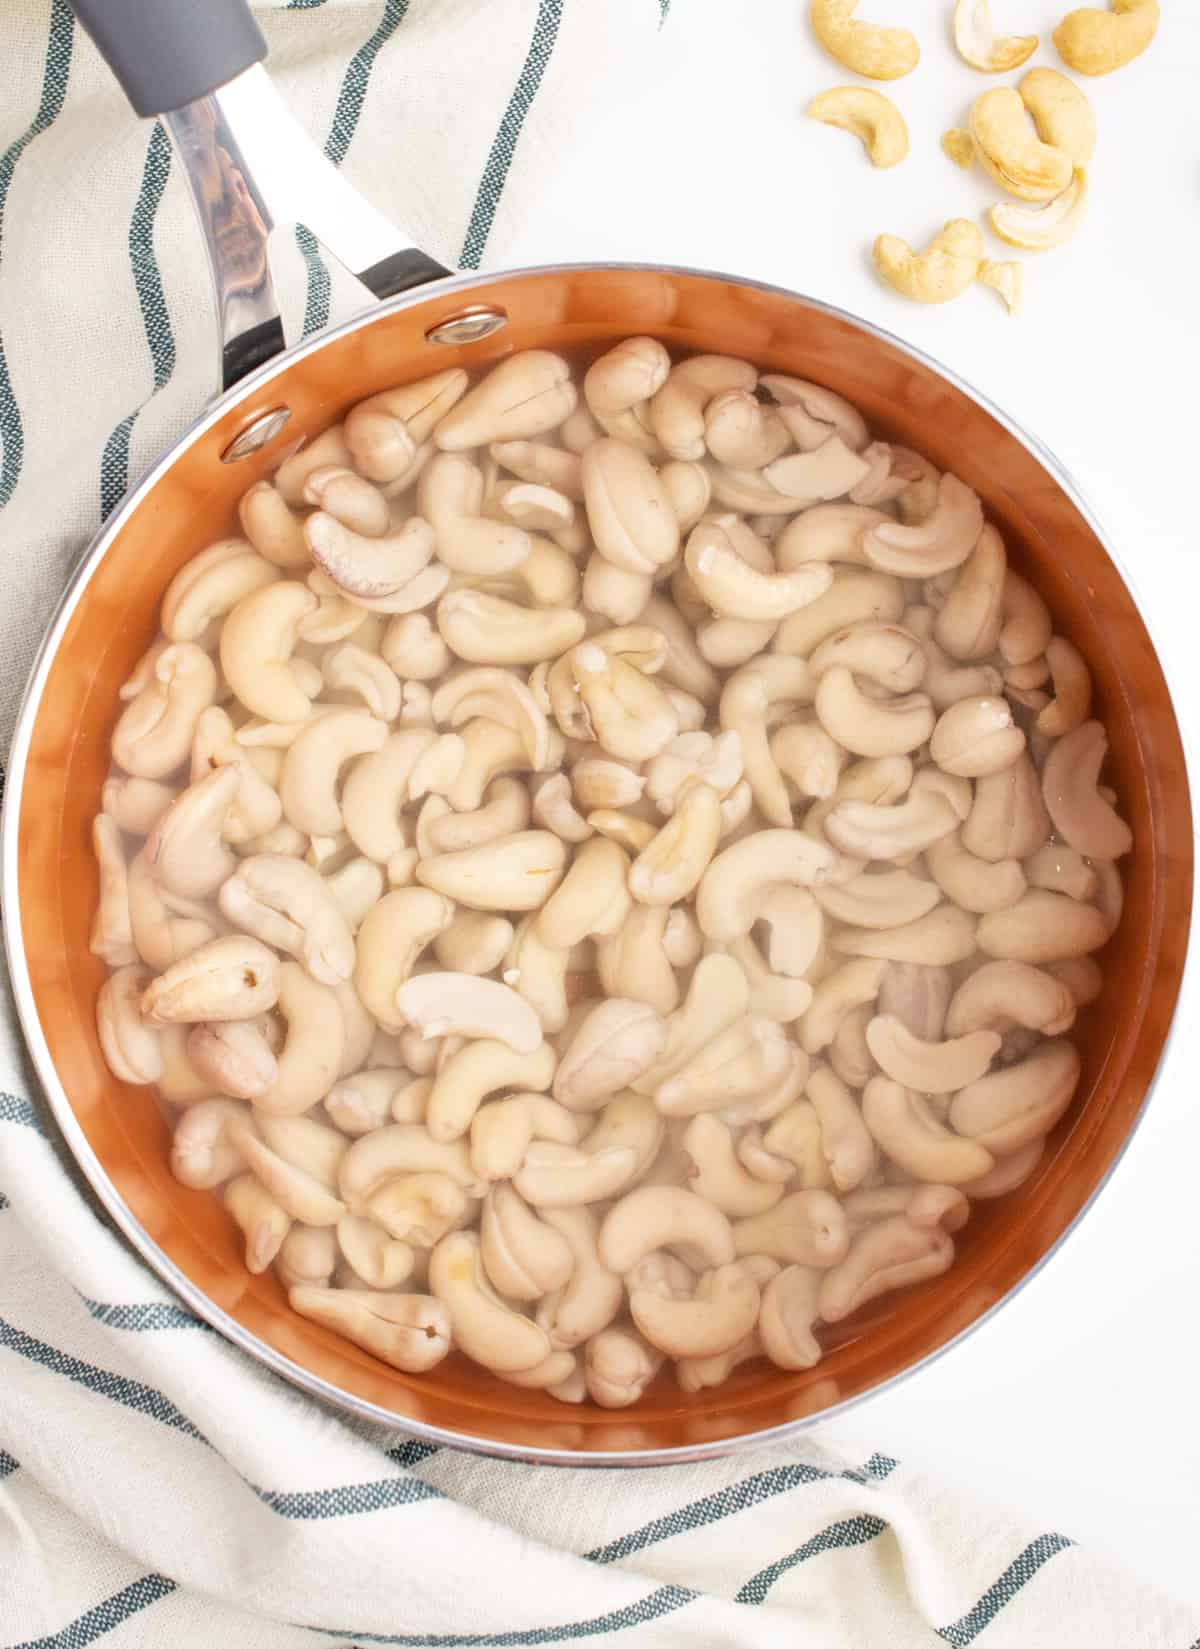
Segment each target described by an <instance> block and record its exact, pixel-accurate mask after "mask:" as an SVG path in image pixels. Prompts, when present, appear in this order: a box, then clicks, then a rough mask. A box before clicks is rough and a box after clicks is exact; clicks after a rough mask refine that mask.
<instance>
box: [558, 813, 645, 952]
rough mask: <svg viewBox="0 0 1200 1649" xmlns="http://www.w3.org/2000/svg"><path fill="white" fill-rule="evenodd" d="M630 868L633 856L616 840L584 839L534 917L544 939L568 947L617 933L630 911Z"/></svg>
mask: <svg viewBox="0 0 1200 1649" xmlns="http://www.w3.org/2000/svg"><path fill="white" fill-rule="evenodd" d="M628 870H629V859H628V857H627V856H626V854H625V852H624V851H623V850H622V849H621V848H620V847H618V846H617V844H616V843H615V842H610V841H607V840H605V839H604V838H592V839H589V840H588V841H586V842H584V843H583V845H582V846H581V847H580V848H579V849H578V851H577V852H576V854H575V857H574V859H573V860H572V861H571V865H570V868H569V869H568V871H567V873H566V875H565V877H564V878H563V880H562V882H561V883H560V884H559V886H558V887H557V888H556V889H555V890H554V892H553V893H552V894H551V895H550V897H549V898H548V899H547V900H546V902H545V904H544V905H543V907H542V909H541V911H540V913H539V915H538V917H537V919H536V922H535V926H536V928H537V931H538V936H539V938H540V939H541V940H542V943H543V944H545V945H547V946H549V948H550V949H551V950H562V951H566V950H569V949H570V948H571V946H572V945H575V944H578V943H579V941H580V940H581V939H587V938H590V937H592V936H593V935H597V934H600V935H605V936H607V935H609V934H612V933H614V932H616V931H617V929H619V927H620V926H621V923H622V922H623V921H624V919H625V917H626V915H627V914H628V912H629V896H628V894H627V892H626V888H625V881H626V875H627V873H628Z"/></svg>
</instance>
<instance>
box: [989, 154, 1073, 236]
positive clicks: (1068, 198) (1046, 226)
mask: <svg viewBox="0 0 1200 1649" xmlns="http://www.w3.org/2000/svg"><path fill="white" fill-rule="evenodd" d="M1087 202H1088V174H1087V171H1086V169H1085V168H1084V167H1082V166H1077V167H1076V168H1075V175H1074V177H1073V178H1072V180H1071V182H1070V184H1069V185H1068V187H1067V188H1066V189H1064V190H1063V192H1062V194H1061V195H1058V196H1056V198H1055V199H1054V200H1052V201H1050V202H1049V203H1048V204H1047V205H1045V206H1019V205H1017V204H1015V203H1014V202H1011V201H999V202H997V204H996V205H995V206H993V207H992V209H991V211H990V212H989V213H988V221H989V222H990V223H991V226H992V229H993V231H994V232H995V233H996V234H997V235H998V236H999V237H1000V239H1001V240H1002V241H1007V243H1008V244H1009V245H1010V246H1019V247H1021V248H1023V249H1024V250H1025V251H1027V252H1044V251H1048V250H1049V249H1050V248H1051V247H1054V246H1061V245H1062V243H1063V242H1064V241H1065V240H1069V239H1070V237H1071V236H1072V235H1073V234H1074V233H1075V231H1076V229H1078V227H1079V225H1080V224H1081V223H1082V222H1083V219H1084V217H1085V216H1086V215H1087Z"/></svg>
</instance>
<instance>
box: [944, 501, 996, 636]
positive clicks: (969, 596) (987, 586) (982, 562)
mask: <svg viewBox="0 0 1200 1649" xmlns="http://www.w3.org/2000/svg"><path fill="white" fill-rule="evenodd" d="M1006 567H1007V557H1006V555H1005V551H1004V540H1003V539H1002V538H1001V537H1000V534H999V533H998V532H997V531H996V529H995V527H993V526H992V525H991V524H990V523H988V524H987V525H985V527H984V529H983V531H982V532H981V533H980V535H979V538H978V540H977V541H976V544H975V548H974V549H973V550H972V551H971V553H970V555H969V556H968V557H967V559H966V560H965V561H964V562H963V564H962V566H961V567H960V568H959V570H958V575H957V577H956V578H955V580H954V582H953V584H952V585H951V586H950V590H949V593H948V594H947V596H946V599H945V601H944V602H943V603H942V606H941V608H940V610H939V612H938V614H937V617H936V618H935V619H934V623H933V635H934V639H935V640H936V641H937V643H938V645H939V646H940V647H942V648H944V649H945V651H946V652H947V653H949V654H950V655H951V657H952V658H955V659H959V660H966V661H969V660H973V659H981V658H985V657H986V656H987V655H988V654H990V653H993V652H995V650H996V645H997V643H998V641H999V638H1000V627H1001V624H1002V623H1003V599H1004V575H1005V571H1006Z"/></svg>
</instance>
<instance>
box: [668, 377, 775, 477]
mask: <svg viewBox="0 0 1200 1649" xmlns="http://www.w3.org/2000/svg"><path fill="white" fill-rule="evenodd" d="M757 382H758V373H757V371H756V370H755V369H754V367H752V366H751V365H750V364H749V362H747V361H739V360H736V359H734V358H733V357H732V356H728V355H693V356H690V357H689V358H688V359H687V360H683V361H677V362H676V363H675V365H674V366H672V367H670V370H669V371H668V373H667V376H666V378H665V380H664V382H663V383H662V384H661V386H660V387H659V389H658V390H657V391H656V392H655V394H654V395H653V396H652V398H651V400H650V406H649V422H650V427H651V429H652V430H653V431H654V434H655V435H656V436H657V437H658V439H659V440H660V441H661V442H662V444H663V446H664V447H665V448H666V450H667V452H668V453H669V454H670V456H671V457H672V458H674V459H677V460H680V461H685V462H695V461H697V460H699V459H701V458H703V457H704V455H705V452H706V450H707V449H706V442H705V425H704V413H705V409H706V408H707V406H708V403H709V402H710V401H712V400H713V399H714V398H715V397H716V396H717V395H720V394H722V393H724V392H727V391H729V390H747V391H749V390H753V388H754V386H755V384H756V383H757Z"/></svg>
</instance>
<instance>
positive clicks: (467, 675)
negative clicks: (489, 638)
mask: <svg viewBox="0 0 1200 1649" xmlns="http://www.w3.org/2000/svg"><path fill="white" fill-rule="evenodd" d="M432 709H433V719H434V721H435V722H437V723H438V724H439V725H442V724H447V725H449V726H450V727H461V726H462V724H463V723H464V722H467V721H470V720H472V719H473V718H474V717H478V716H482V717H485V718H487V719H489V720H491V721H494V722H498V723H500V724H501V725H502V726H504V727H508V728H511V729H512V730H513V731H514V732H516V733H518V734H519V735H520V738H521V743H522V745H523V746H524V749H525V753H526V755H527V756H528V758H529V764H530V766H531V767H532V768H533V769H534V770H535V771H540V770H541V769H543V768H545V767H546V766H547V764H548V762H549V759H550V727H549V724H548V722H547V720H546V715H545V712H544V711H543V710H542V708H541V707H540V705H539V704H538V703H537V701H536V699H535V698H534V697H533V694H532V693H531V692H530V690H529V688H528V687H527V686H526V685H525V683H524V682H523V681H522V680H521V678H520V676H518V675H516V674H515V673H514V672H512V671H511V670H500V669H494V668H493V669H486V668H480V669H474V670H463V671H460V672H459V673H458V674H457V675H455V676H452V677H450V678H449V679H448V680H447V681H446V682H445V683H444V684H443V685H442V686H441V687H439V688H438V689H437V691H436V692H435V693H434V695H433V702H432Z"/></svg>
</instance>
